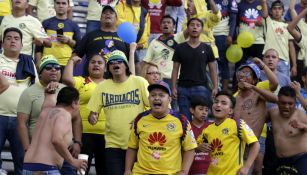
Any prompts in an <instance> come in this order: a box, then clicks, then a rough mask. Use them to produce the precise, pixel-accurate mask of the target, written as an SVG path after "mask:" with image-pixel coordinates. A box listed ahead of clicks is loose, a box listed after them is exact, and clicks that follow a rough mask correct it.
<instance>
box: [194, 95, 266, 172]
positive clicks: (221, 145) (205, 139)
mask: <svg viewBox="0 0 307 175" xmlns="http://www.w3.org/2000/svg"><path fill="white" fill-rule="evenodd" d="M235 103H236V100H235V98H234V97H233V96H232V95H230V94H229V93H227V92H224V91H222V92H219V93H218V94H217V95H216V97H215V99H214V102H213V106H212V112H213V115H214V119H215V121H214V123H212V124H211V125H209V126H208V127H207V128H206V129H204V130H203V132H202V134H201V135H200V136H199V137H198V138H197V143H198V144H199V149H200V150H201V151H202V152H210V158H211V163H210V165H209V169H208V172H207V174H208V175H247V173H248V171H249V169H250V168H251V166H252V164H253V162H254V161H255V159H256V157H257V155H258V152H259V148H260V146H259V143H258V139H257V137H256V136H255V134H254V132H253V130H252V129H251V128H250V127H249V126H248V125H247V124H246V123H245V122H244V120H242V119H237V120H234V119H231V118H229V117H232V115H233V113H234V106H235ZM246 144H248V146H249V153H248V158H247V160H246V162H244V164H243V153H244V150H245V145H246Z"/></svg>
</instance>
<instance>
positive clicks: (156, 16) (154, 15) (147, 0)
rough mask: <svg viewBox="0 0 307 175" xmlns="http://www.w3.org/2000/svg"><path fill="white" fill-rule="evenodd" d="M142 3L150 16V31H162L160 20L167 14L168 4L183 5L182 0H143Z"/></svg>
mask: <svg viewBox="0 0 307 175" xmlns="http://www.w3.org/2000/svg"><path fill="white" fill-rule="evenodd" d="M141 2H142V5H143V7H145V8H146V9H147V10H148V13H149V16H150V33H161V30H160V21H161V19H162V17H163V16H164V14H165V8H166V6H181V5H182V1H181V0H142V1H141Z"/></svg>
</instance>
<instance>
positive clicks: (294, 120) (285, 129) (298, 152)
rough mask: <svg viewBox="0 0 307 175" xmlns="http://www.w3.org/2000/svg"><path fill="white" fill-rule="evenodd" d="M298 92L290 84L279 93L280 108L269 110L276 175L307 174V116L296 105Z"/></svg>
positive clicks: (278, 103)
mask: <svg viewBox="0 0 307 175" xmlns="http://www.w3.org/2000/svg"><path fill="white" fill-rule="evenodd" d="M295 100H296V94H295V90H294V89H293V88H292V87H290V86H284V87H282V88H281V89H280V91H279V93H278V102H277V105H278V110H276V109H272V110H270V111H269V117H270V118H271V120H272V126H273V135H274V141H275V145H276V153H277V156H278V157H279V160H278V168H277V172H276V175H282V174H289V175H294V174H295V175H296V174H307V166H306V165H307V116H306V114H305V113H304V112H302V111H301V110H298V109H296V107H295Z"/></svg>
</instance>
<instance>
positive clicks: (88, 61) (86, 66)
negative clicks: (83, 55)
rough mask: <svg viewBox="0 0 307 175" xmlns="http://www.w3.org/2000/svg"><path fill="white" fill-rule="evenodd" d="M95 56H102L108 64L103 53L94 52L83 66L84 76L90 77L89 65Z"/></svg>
mask: <svg viewBox="0 0 307 175" xmlns="http://www.w3.org/2000/svg"><path fill="white" fill-rule="evenodd" d="M94 56H100V57H101V58H102V59H103V62H104V63H105V64H107V63H106V60H105V58H104V57H103V56H102V55H100V54H98V53H94V54H92V55H90V56H89V57H87V59H86V60H85V63H84V66H83V74H82V76H83V77H88V76H89V75H90V73H89V71H88V66H89V64H90V62H91V60H92V59H93V58H94Z"/></svg>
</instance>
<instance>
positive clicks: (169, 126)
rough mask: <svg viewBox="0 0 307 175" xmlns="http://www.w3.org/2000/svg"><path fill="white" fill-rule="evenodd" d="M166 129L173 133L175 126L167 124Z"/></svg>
mask: <svg viewBox="0 0 307 175" xmlns="http://www.w3.org/2000/svg"><path fill="white" fill-rule="evenodd" d="M166 128H167V130H168V131H170V132H172V131H175V128H176V126H175V124H174V123H168V124H167V126H166Z"/></svg>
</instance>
